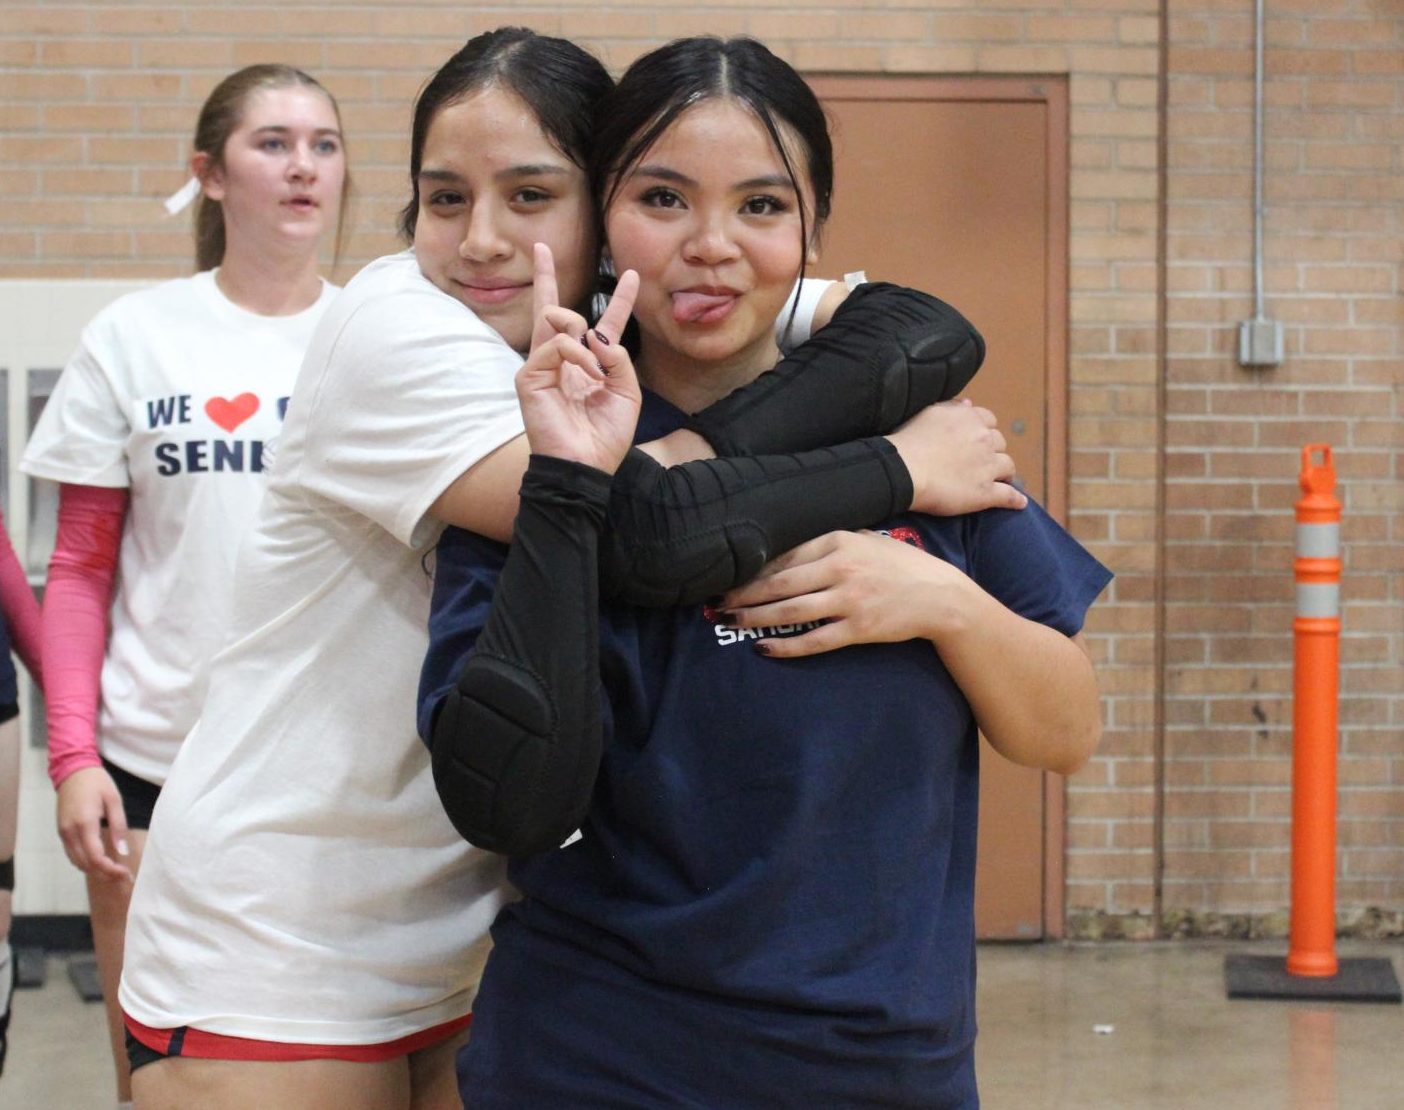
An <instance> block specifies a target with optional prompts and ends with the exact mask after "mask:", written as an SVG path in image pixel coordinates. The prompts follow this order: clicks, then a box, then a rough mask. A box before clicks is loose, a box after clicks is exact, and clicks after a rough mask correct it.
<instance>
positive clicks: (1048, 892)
mask: <svg viewBox="0 0 1404 1110" xmlns="http://www.w3.org/2000/svg"><path fill="white" fill-rule="evenodd" d="M810 80H811V84H812V85H813V86H814V87H815V89H816V91H817V92H818V93H819V95H820V96H821V97H822V98H823V100H824V102H825V104H826V106H827V107H828V109H829V113H830V116H831V118H832V120H833V125H834V126H833V130H834V145H835V152H834V153H835V160H836V172H837V184H836V188H835V193H834V213H833V216H832V217H831V219H830V221H829V224H828V226H827V227H826V229H825V231H824V235H823V238H822V240H821V243H820V246H821V248H822V252H821V258H820V262H819V265H818V266H817V267H815V268H814V272H815V273H820V274H824V275H826V276H836V275H838V274H842V273H846V272H848V271H850V270H857V269H863V270H866V271H867V273H868V275H869V276H870V277H871V278H873V279H874V280H879V279H881V280H888V281H895V282H899V283H901V284H904V285H912V286H915V287H917V288H920V289H925V290H927V291H929V292H932V293H935V294H936V295H938V296H940V297H941V298H942V299H944V300H947V301H949V302H951V303H952V304H953V305H955V306H956V307H958V308H959V309H960V310H961V311H962V312H964V313H965V315H966V316H968V317H969V318H970V320H971V321H973V322H974V323H975V325H976V326H977V327H978V328H979V329H980V331H981V332H982V333H983V334H984V336H985V340H986V343H987V346H988V353H987V357H986V360H985V365H984V367H983V369H981V371H980V374H979V376H978V377H977V378H976V379H975V381H974V382H973V383H972V384H971V387H970V389H969V390H968V391H967V396H969V397H971V398H972V399H974V400H975V401H976V402H978V403H979V404H983V405H988V406H989V407H990V408H992V409H994V410H995V411H996V412H997V413H998V415H999V418H1000V426H1001V427H1002V428H1003V429H1004V431H1005V434H1006V435H1007V436H1008V438H1009V441H1010V445H1011V446H1010V450H1011V453H1012V454H1013V455H1014V458H1015V461H1016V463H1017V464H1018V468H1019V473H1020V475H1021V476H1022V478H1023V479H1024V482H1025V483H1026V484H1027V486H1028V488H1029V491H1030V492H1031V493H1032V494H1034V495H1035V496H1036V497H1038V498H1039V499H1040V501H1042V502H1043V503H1044V504H1045V505H1047V506H1048V507H1049V508H1050V510H1051V511H1052V512H1053V513H1054V514H1055V515H1058V516H1061V515H1062V512H1063V510H1064V483H1065V462H1064V459H1065V455H1066V433H1065V420H1066V404H1065V399H1064V377H1065V366H1066V363H1065V358H1066V355H1065V351H1066V278H1065V274H1066V266H1067V257H1066V255H1067V248H1066V226H1067V218H1066V207H1067V200H1066V176H1067V170H1066V134H1067V126H1066V114H1067V107H1066V96H1065V90H1064V86H1063V85H1062V84H1061V82H1058V81H1030V80H1028V79H1026V78H970V79H958V78H902V77H893V78H867V77H862V78H857V77H814V78H811V79H810ZM982 745H983V751H982V753H981V767H980V776H981V784H980V858H979V869H978V872H977V880H976V926H977V930H978V932H979V935H980V936H981V937H982V938H984V939H1036V938H1038V937H1041V936H1044V935H1048V934H1053V935H1058V934H1060V933H1061V929H1062V819H1063V806H1062V789H1061V782H1060V781H1055V780H1054V779H1053V777H1052V776H1045V775H1043V774H1041V773H1040V772H1037V771H1032V770H1029V769H1027V768H1023V767H1016V766H1014V765H1013V764H1011V763H1008V762H1007V761H1005V760H1003V759H1001V758H1000V757H999V756H997V755H995V754H994V753H993V752H992V751H991V750H990V749H989V746H988V745H987V744H984V742H983V741H982ZM1045 779H1048V780H1049V781H1047V782H1045Z"/></svg>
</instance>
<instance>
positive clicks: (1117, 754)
mask: <svg viewBox="0 0 1404 1110" xmlns="http://www.w3.org/2000/svg"><path fill="white" fill-rule="evenodd" d="M1167 2H1168V5H1169V10H1168V20H1169V27H1170V37H1169V50H1168V57H1169V68H1168V71H1167V73H1166V78H1167V87H1168V94H1169V109H1168V116H1167V117H1166V118H1167V119H1168V125H1167V126H1166V127H1164V129H1162V116H1161V113H1160V111H1159V108H1158V94H1159V91H1160V77H1161V51H1160V17H1161V4H1159V3H1154V2H1150V0H1081V2H1080V3H1079V2H1077V0H996V2H990V0H986V2H984V3H979V4H976V3H971V2H968V0H967V2H965V3H958V2H954V0H886V2H883V3H854V2H853V0H846V2H843V3H839V2H834V3H830V4H815V3H800V2H797V0H796V2H790V0H782V2H774V0H772V2H765V0H700V2H699V3H697V4H688V5H682V4H659V3H642V2H637V0H614V2H612V3H611V2H609V0H588V2H587V0H569V2H556V3H545V2H531V0H522V2H519V3H514V4H511V5H505V4H504V5H501V6H498V7H486V6H475V7H474V8H473V9H472V10H468V9H467V6H466V5H463V4H461V3H456V2H455V3H447V2H445V3H434V2H422V3H416V4H408V3H407V4H390V3H380V4H369V3H367V4H361V3H353V2H329V3H322V4H308V3H291V4H277V5H275V4H248V3H245V4H238V5H235V4H218V3H196V2H191V3H184V4H182V3H169V4H161V5H156V4H151V5H148V6H145V7H142V6H134V5H132V4H129V3H122V2H118V0H91V2H88V3H81V4H80V3H65V2H63V0H52V2H45V3H43V4H39V3H29V4H24V3H15V2H11V3H10V4H7V5H6V6H5V7H4V8H3V9H0V78H2V79H3V89H4V92H3V94H2V95H3V99H0V276H11V277H13V276H24V275H43V276H51V277H52V276H93V275H123V276H143V275H153V276H155V275H168V274H174V273H179V272H182V271H184V270H185V269H187V268H188V266H189V264H190V262H189V259H190V246H189V237H188V232H187V229H186V227H185V225H184V223H183V222H182V221H180V220H167V219H166V218H165V217H164V213H163V211H162V210H161V208H160V204H159V201H160V199H161V198H162V197H164V196H165V195H166V194H167V193H169V192H171V191H172V190H174V189H175V188H176V187H177V186H178V185H179V184H180V183H181V182H182V181H183V180H184V169H183V162H184V158H185V156H186V152H187V145H188V142H189V132H190V129H191V127H192V126H193V120H194V115H195V112H196V110H197V108H198V105H199V102H200V101H201V99H202V98H203V97H204V95H205V94H206V93H207V92H208V90H209V89H210V88H211V87H212V86H213V84H214V83H215V82H216V81H217V80H218V79H219V77H220V76H222V75H223V74H224V73H225V72H227V71H228V70H229V69H231V68H233V67H235V66H238V65H242V64H245V63H248V62H252V61H261V60H286V61H290V62H294V63H296V64H298V65H301V66H303V67H304V68H307V69H309V70H310V71H311V72H313V73H314V74H315V75H317V76H318V77H319V78H321V79H323V80H324V82H325V83H326V84H327V85H328V87H329V88H330V89H331V90H332V91H333V92H334V93H335V94H336V95H337V96H338V97H339V98H340V100H341V104H342V108H343V113H344V117H345V123H346V129H347V133H348V135H349V137H350V153H351V157H352V164H353V172H354V176H355V181H356V189H357V194H358V195H357V200H356V202H355V205H354V208H353V210H352V212H351V213H350V218H349V230H350V235H349V236H348V239H347V249H346V253H345V259H344V263H343V266H342V267H341V269H340V271H339V275H340V276H341V277H343V278H344V277H345V276H347V275H349V273H350V272H352V271H353V270H354V267H355V266H356V265H358V264H359V263H360V262H363V261H364V260H366V259H368V258H370V257H374V256H375V255H377V254H379V253H382V252H384V251H385V250H387V249H390V248H391V247H393V246H394V239H393V236H392V234H391V233H390V230H389V229H390V228H391V227H392V226H393V222H394V213H395V211H396V210H397V209H398V207H399V206H400V204H401V203H402V202H403V198H404V195H405V188H404V166H405V162H406V140H405V136H406V132H407V122H408V118H409V104H410V101H411V99H412V97H413V94H414V93H415V91H416V90H417V89H418V87H419V85H420V83H421V82H422V81H423V80H424V79H425V77H427V75H428V74H429V73H430V72H431V70H432V69H433V68H434V66H436V65H437V64H438V63H439V62H440V61H442V60H443V59H444V58H445V57H447V55H448V54H449V53H450V52H451V51H452V50H453V49H454V48H455V47H456V46H457V45H458V44H459V43H460V42H461V41H462V40H463V39H464V38H465V37H466V36H468V35H469V34H472V33H475V32H477V31H479V30H483V29H486V28H488V27H491V26H495V25H498V24H500V23H503V22H517V23H526V24H529V25H531V26H534V27H536V28H538V29H540V30H543V31H549V32H553V33H559V34H565V35H570V36H573V37H576V38H577V39H578V40H579V41H581V42H582V43H583V44H584V45H587V46H589V47H590V48H592V49H594V50H596V51H597V52H598V53H599V54H600V55H601V57H603V58H604V59H605V60H606V62H607V63H608V64H610V65H611V66H612V67H615V68H618V67H621V66H622V65H624V64H626V63H627V62H628V61H629V60H630V59H631V58H632V57H634V56H635V55H636V54H637V53H639V52H641V51H642V50H645V49H648V48H650V47H652V46H654V45H656V44H658V43H659V42H661V41H664V40H666V39H668V38H671V37H674V36H677V35H682V34H693V33H698V32H714V33H720V34H732V33H741V32H747V33H751V34H755V35H757V36H758V37H761V38H763V39H765V40H766V41H767V42H768V43H770V45H771V46H772V47H774V48H775V49H777V50H778V51H779V52H781V53H783V54H784V55H785V56H787V57H788V58H789V59H790V60H791V61H793V62H794V63H795V64H796V65H797V66H799V67H800V68H801V69H805V70H809V71H814V72H818V71H828V72H845V71H847V72H855V71H862V72H900V73H936V74H960V73H1039V74H1047V73H1053V74H1067V75H1068V76H1069V89H1070V97H1071V119H1070V132H1071V133H1070V136H1069V142H1070V147H1069V154H1070V172H1071V180H1070V225H1071V226H1070V229H1069V230H1070V236H1069V244H1070V256H1071V257H1070V271H1069V290H1070V298H1069V314H1070V320H1069V325H1070V326H1069V344H1070V352H1069V354H1070V358H1069V367H1070V413H1069V433H1070V444H1069V448H1070V455H1069V458H1070V473H1071V489H1070V504H1071V515H1072V526H1073V529H1074V531H1075V532H1076V533H1077V535H1078V536H1079V537H1081V538H1082V539H1083V540H1084V541H1085V542H1087V543H1088V544H1089V545H1090V546H1091V547H1092V548H1093V549H1094V550H1095V551H1096V552H1097V554H1098V555H1099V556H1100V557H1102V558H1103V559H1104V560H1105V561H1106V562H1108V563H1109V564H1110V565H1112V566H1113V568H1114V569H1115V570H1116V571H1117V573H1118V579H1117V582H1116V583H1115V584H1114V586H1113V588H1112V590H1111V591H1110V593H1109V594H1108V595H1107V597H1106V598H1105V599H1104V600H1103V601H1102V602H1100V603H1099V604H1098V605H1097V607H1096V608H1095V609H1094V611H1093V614H1092V617H1091V620H1090V624H1089V629H1088V631H1089V634H1090V639H1091V642H1092V646H1093V650H1094V652H1095V654H1096V656H1097V658H1098V661H1099V668H1100V670H1099V673H1100V678H1101V685H1102V690H1103V695H1104V703H1105V711H1106V722H1107V728H1106V735H1105V741H1104V744H1103V747H1102V750H1101V752H1100V754H1099V755H1098V757H1097V758H1096V759H1095V760H1094V761H1093V762H1092V764H1091V765H1090V766H1089V767H1088V768H1087V770H1086V771H1084V772H1083V773H1082V774H1080V775H1078V776H1077V777H1076V778H1075V779H1074V780H1073V781H1072V782H1071V784H1070V787H1069V804H1068V813H1069V822H1068V860H1067V904H1068V908H1069V911H1070V917H1071V919H1072V921H1073V926H1074V930H1075V931H1079V932H1093V931H1095V930H1096V929H1097V928H1098V927H1099V926H1097V925H1096V922H1097V921H1098V920H1099V918H1100V915H1110V917H1111V919H1112V920H1113V921H1114V922H1116V923H1118V924H1117V925H1116V930H1114V931H1121V932H1128V931H1129V932H1132V933H1136V934H1144V933H1147V932H1149V931H1150V925H1149V915H1150V914H1151V912H1152V911H1153V910H1154V909H1156V908H1157V906H1159V907H1160V908H1162V909H1164V910H1166V911H1167V912H1168V911H1177V910H1188V911H1192V913H1193V914H1194V915H1203V914H1214V913H1225V914H1233V913H1237V914H1254V915H1263V914H1270V913H1272V912H1274V911H1280V910H1281V908H1282V907H1283V906H1285V904H1286V900H1287V889H1286V883H1285V880H1284V875H1285V866H1286V857H1285V855H1284V849H1283V846H1284V845H1285V844H1286V835H1287V827H1286V824H1285V814H1286V811H1287V797H1288V795H1287V785H1286V784H1287V760H1286V753H1287V751H1288V743H1289V738H1290V703H1289V700H1288V694H1289V688H1290V658H1291V644H1290V635H1289V633H1290V625H1291V597H1292V588H1291V578H1290V572H1291V536H1292V525H1291V512H1290V510H1291V504H1292V501H1293V498H1294V496H1295V492H1294V491H1295V475H1296V470H1297V452H1298V449H1299V447H1300V445H1301V444H1302V443H1304V442H1307V441H1309V440H1317V439H1323V440H1327V441H1329V442H1331V443H1332V444H1333V445H1334V446H1335V449H1336V460H1337V465H1338V468H1339V469H1340V472H1341V478H1342V483H1343V490H1344V500H1345V501H1346V506H1347V519H1346V526H1345V536H1346V567H1347V584H1346V587H1345V597H1346V609H1345V616H1346V627H1347V634H1346V639H1345V643H1344V646H1343V658H1344V661H1345V665H1344V668H1343V690H1342V693H1343V701H1342V723H1343V728H1342V756H1343V758H1342V776H1341V777H1342V784H1343V791H1342V826H1341V834H1342V857H1341V863H1342V866H1341V876H1342V882H1341V904H1342V906H1343V907H1347V908H1350V909H1359V908H1361V907H1365V906H1371V905H1374V906H1382V907H1385V908H1387V909H1390V910H1392V911H1394V912H1398V911H1400V910H1401V909H1404V740H1401V733H1404V694H1401V690H1404V673H1401V672H1402V670H1404V668H1402V667H1401V664H1402V663H1404V615H1402V614H1404V605H1401V601H1404V598H1401V596H1400V595H1401V589H1402V588H1404V587H1401V573H1400V571H1401V565H1404V557H1401V555H1400V552H1401V551H1404V544H1401V540H1404V535H1401V532H1404V523H1401V521H1404V516H1401V514H1400V512H1399V508H1400V506H1399V499H1400V496H1401V492H1400V491H1401V489H1404V487H1401V484H1400V473H1399V471H1400V465H1401V464H1400V457H1401V452H1400V446H1401V442H1400V441H1401V433H1400V431H1399V429H1400V427H1401V422H1400V415H1401V414H1400V412H1399V399H1398V391H1399V379H1400V366H1401V361H1400V359H1401V351H1400V305H1401V302H1400V297H1399V294H1400V265H1401V257H1404V237H1402V236H1401V219H1402V218H1404V217H1401V215H1400V200H1401V199H1402V198H1401V192H1404V185H1401V182H1404V172H1401V170H1404V165H1401V153H1400V151H1401V148H1402V147H1404V144H1401V139H1404V111H1401V107H1404V105H1401V100H1402V99H1404V41H1401V37H1402V36H1404V14H1401V13H1400V10H1399V8H1398V7H1397V6H1396V5H1387V4H1380V3H1378V0H1376V2H1373V3H1371V2H1367V0H1316V2H1314V3H1311V4H1307V3H1305V2H1304V0H1273V3H1272V4H1271V5H1270V10H1271V12H1272V19H1271V20H1270V21H1269V32H1270V36H1271V48H1270V50H1269V52H1268V71H1269V80H1268V86H1267V89H1268V104H1269V111H1270V113H1271V115H1270V117H1269V123H1268V135H1269V145H1268V161H1269V184H1268V203H1269V211H1268V222H1267V229H1268V234H1267V252H1268V263H1269V265H1268V310H1269V312H1270V314H1273V315H1275V316H1278V317H1279V318H1281V319H1283V320H1284V321H1285V323H1286V324H1287V329H1288V330H1287V349H1288V358H1287V362H1286V364H1285V365H1284V366H1283V367H1281V368H1279V369H1277V370H1273V371H1268V372H1266V373H1264V372H1260V371H1245V370H1242V369H1239V368H1238V367H1237V366H1236V364H1235V360H1234V358H1233V354H1232V352H1233V345H1234V329H1235V325H1236V323H1237V321H1238V320H1239V319H1241V318H1243V317H1244V316H1246V315H1248V314H1249V312H1250V311H1251V290H1252V282H1251V268H1250V267H1251V260H1252V250H1251V164H1252V146H1251V104H1252V83H1251V72H1252V39H1251V32H1252V5H1251V4H1250V3H1248V2H1247V0H1234V2H1233V3H1232V4H1229V3H1225V2H1217V3H1216V2H1211V0H1167ZM1162 138H1163V139H1164V140H1165V142H1166V144H1167V147H1168V152H1169V159H1168V165H1167V167H1166V170H1167V176H1166V184H1165V187H1164V188H1163V189H1162V183H1161V177H1160V173H1159V171H1160V168H1161V167H1160V164H1159V150H1160V142H1161V140H1162ZM1162 204H1163V205H1164V208H1162ZM1162 211H1164V212H1165V213H1166V217H1167V218H1166V220H1165V225H1164V227H1163V228H1162ZM1162 231H1163V232H1164V235H1165V246H1166V250H1167V252H1168V256H1167V258H1166V260H1165V261H1166V264H1165V266H1164V267H1163V269H1162V267H1161V266H1160V265H1159V264H1158V260H1159V255H1158V245H1159V243H1160V236H1161V233H1162ZM1162 320H1163V321H1164V326H1163V329H1162V327H1161V321H1162ZM1162 343H1164V345H1165V347H1166V350H1167V358H1166V359H1165V360H1164V362H1163V363H1162V360H1161V359H1160V357H1159V353H1158V352H1159V350H1160V345H1161V344H1162ZM1162 399H1163V403H1162ZM1162 443H1163V445H1164V448H1165V449H1164V451H1163V452H1162V451H1161V450H1160V446H1161V444H1162ZM1162 463H1163V467H1164V470H1165V478H1166V480H1165V483H1164V485H1163V487H1162V486H1161V485H1160V484H1159V483H1158V474H1159V470H1160V467H1161V465H1162ZM1162 503H1163V505H1164V512H1163V513H1161V512H1160V508H1161V505H1162ZM1162 530H1163V540H1164V542H1163V545H1162V544H1161V543H1160V542H1159V540H1160V538H1161V533H1162ZM1158 572H1160V573H1161V574H1163V593H1164V597H1165V599H1166V605H1165V606H1164V608H1163V610H1161V609H1158V607H1157V597H1158V593H1157V581H1158V579H1157V573H1158ZM1162 619H1163V622H1164V625H1165V629H1166V636H1165V639H1164V641H1163V643H1161V644H1159V645H1157V640H1156V629H1157V625H1158V622H1159V621H1160V620H1162ZM1158 649H1159V651H1158ZM1159 653H1163V662H1164V666H1163V668H1158V667H1157V657H1158V654H1159ZM1162 685H1163V688H1164V691H1165V697H1164V700H1163V703H1162V702H1159V701H1158V697H1157V691H1158V690H1159V689H1160V688H1161V686H1162ZM1162 720H1163V730H1158V723H1159V722H1160V721H1162ZM1158 790H1163V807H1158V805H1157V791H1158ZM1158 880H1159V881H1160V882H1161V898H1160V900H1159V902H1158V901H1157V881H1158ZM1176 920H1177V921H1178V920H1180V918H1179V917H1177V918H1176ZM1127 923H1129V928H1128V924H1127ZM1196 927H1197V926H1196Z"/></svg>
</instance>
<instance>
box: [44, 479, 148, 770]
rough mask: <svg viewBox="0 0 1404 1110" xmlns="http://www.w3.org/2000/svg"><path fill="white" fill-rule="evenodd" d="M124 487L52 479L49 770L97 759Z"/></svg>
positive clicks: (47, 607) (47, 597) (47, 596)
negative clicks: (55, 488)
mask: <svg viewBox="0 0 1404 1110" xmlns="http://www.w3.org/2000/svg"><path fill="white" fill-rule="evenodd" d="M127 496H128V494H127V491H126V490H125V489H105V488H101V487H98V486H75V485H70V484H68V483H67V482H65V483H63V484H62V485H61V486H60V487H59V509H58V537H57V540H56V541H55V544H54V557H53V559H52V560H51V561H50V563H49V579H48V582H47V584H46V585H45V587H44V622H43V631H42V635H41V640H42V644H43V648H42V652H43V658H44V679H45V681H44V703H45V706H46V708H47V710H48V717H49V778H51V779H52V780H53V782H54V786H58V785H59V783H61V782H63V780H64V779H66V778H68V776H69V775H71V774H73V772H74V771H79V770H82V769H83V768H84V767H97V766H100V765H101V762H102V761H101V759H100V758H99V757H98V750H97V709H98V695H99V692H100V679H101V677H102V657H103V655H104V653H105V652H106V650H107V614H108V608H109V607H110V605H111V603H112V581H113V578H114V577H115V576H116V573H117V550H118V547H119V546H120V545H121V542H122V523H123V520H124V519H125V517H126V514H127Z"/></svg>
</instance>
